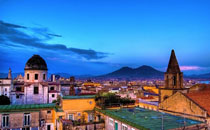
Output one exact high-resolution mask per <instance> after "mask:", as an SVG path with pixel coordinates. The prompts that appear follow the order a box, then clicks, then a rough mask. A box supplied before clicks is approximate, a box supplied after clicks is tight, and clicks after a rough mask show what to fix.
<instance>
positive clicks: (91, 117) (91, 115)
mask: <svg viewBox="0 0 210 130" xmlns="http://www.w3.org/2000/svg"><path fill="white" fill-rule="evenodd" d="M88 121H89V122H92V121H93V114H91V113H90V114H88Z"/></svg>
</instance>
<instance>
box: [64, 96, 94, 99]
mask: <svg viewBox="0 0 210 130" xmlns="http://www.w3.org/2000/svg"><path fill="white" fill-rule="evenodd" d="M88 98H95V95H81V96H63V99H88Z"/></svg>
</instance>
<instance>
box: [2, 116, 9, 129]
mask: <svg viewBox="0 0 210 130" xmlns="http://www.w3.org/2000/svg"><path fill="white" fill-rule="evenodd" d="M2 127H9V115H3V116H2Z"/></svg>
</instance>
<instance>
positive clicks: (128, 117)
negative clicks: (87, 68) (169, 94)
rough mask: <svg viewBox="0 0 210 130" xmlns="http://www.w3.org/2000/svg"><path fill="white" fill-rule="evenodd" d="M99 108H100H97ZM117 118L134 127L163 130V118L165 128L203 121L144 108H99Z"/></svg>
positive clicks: (166, 129) (165, 129)
mask: <svg viewBox="0 0 210 130" xmlns="http://www.w3.org/2000/svg"><path fill="white" fill-rule="evenodd" d="M97 110H98V109H97ZM98 111H100V112H102V113H103V114H105V115H107V116H109V117H112V118H114V119H116V120H119V121H121V122H124V123H126V124H128V125H130V126H132V127H135V128H138V129H143V130H161V129H162V119H163V127H164V130H169V129H175V128H180V127H184V126H191V125H197V124H201V123H203V122H200V121H196V120H191V119H186V118H183V117H179V116H174V115H170V114H167V113H162V112H157V111H152V110H147V109H143V108H122V109H118V110H116V109H115V110H98Z"/></svg>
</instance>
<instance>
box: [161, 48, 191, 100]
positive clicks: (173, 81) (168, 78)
mask: <svg viewBox="0 0 210 130" xmlns="http://www.w3.org/2000/svg"><path fill="white" fill-rule="evenodd" d="M164 81H165V85H164V87H162V88H159V95H160V96H159V102H163V101H164V100H166V99H167V98H168V97H170V96H171V95H173V94H174V93H176V92H177V91H181V92H185V91H186V90H187V89H186V88H184V87H183V73H182V72H181V71H180V68H179V64H178V61H177V59H176V55H175V51H174V50H172V51H171V56H170V60H169V63H168V68H167V71H166V72H165V74H164ZM186 92H187V91H186Z"/></svg>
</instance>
